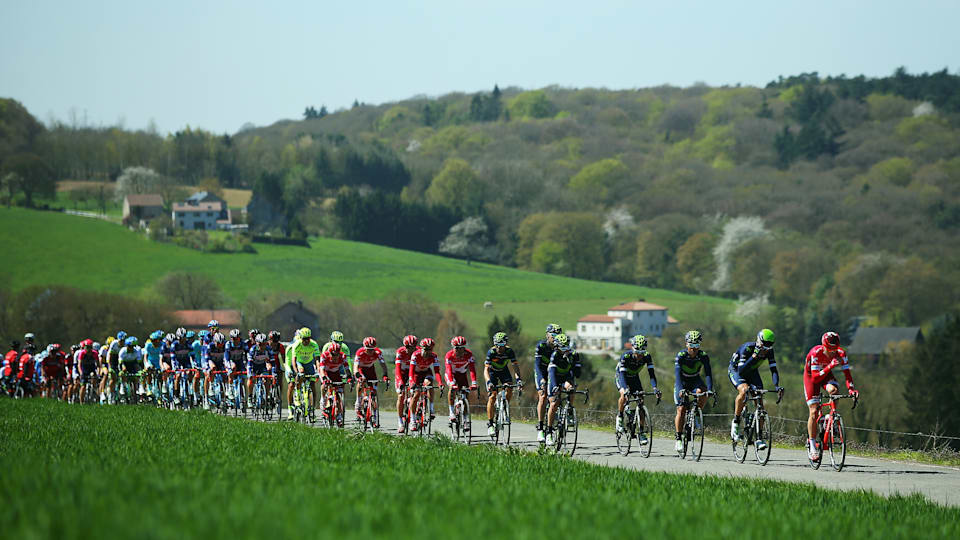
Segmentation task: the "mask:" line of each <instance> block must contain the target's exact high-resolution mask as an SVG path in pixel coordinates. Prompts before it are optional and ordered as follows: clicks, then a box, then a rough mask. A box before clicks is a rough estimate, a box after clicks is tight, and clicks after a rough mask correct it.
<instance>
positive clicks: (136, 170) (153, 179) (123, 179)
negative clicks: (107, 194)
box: [114, 167, 163, 201]
mask: <svg viewBox="0 0 960 540" xmlns="http://www.w3.org/2000/svg"><path fill="white" fill-rule="evenodd" d="M162 180H163V179H162V177H161V176H160V175H159V174H157V172H156V171H154V170H153V169H150V168H147V167H127V168H126V169H124V170H123V174H121V175H120V177H119V178H117V184H116V187H115V191H114V197H115V198H116V199H117V201H123V199H124V197H126V196H127V195H139V194H144V193H158V192H159V191H160V183H161V181H162Z"/></svg>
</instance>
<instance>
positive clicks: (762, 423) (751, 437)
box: [733, 387, 783, 465]
mask: <svg viewBox="0 0 960 540" xmlns="http://www.w3.org/2000/svg"><path fill="white" fill-rule="evenodd" d="M768 392H771V390H763V389H758V388H753V387H751V388H750V389H749V390H747V401H746V403H745V405H744V407H743V415H742V418H743V424H744V428H743V436H741V437H738V438H736V439H734V440H733V457H735V458H737V461H739V462H740V463H743V462H744V461H745V460H746V459H747V447H748V446H750V445H751V444H752V445H753V450H754V453H755V454H756V456H757V462H758V463H760V465H766V464H767V462H768V461H769V460H770V449H771V448H772V447H773V430H772V429H770V415H769V414H767V410H766V409H765V408H764V407H763V394H766V393H768ZM781 399H783V393H782V392H780V393H778V394H777V403H780V400H781ZM751 401H752V402H754V404H755V408H756V410H755V411H754V412H750V402H751ZM757 440H762V441H764V442H766V443H767V445H766V447H764V449H763V450H761V449H760V448H758V447H757V445H756V441H757Z"/></svg>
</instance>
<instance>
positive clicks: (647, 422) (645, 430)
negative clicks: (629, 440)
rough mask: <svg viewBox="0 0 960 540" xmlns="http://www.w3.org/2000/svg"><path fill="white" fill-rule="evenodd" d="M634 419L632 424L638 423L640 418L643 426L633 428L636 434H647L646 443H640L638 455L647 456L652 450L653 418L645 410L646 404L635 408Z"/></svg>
mask: <svg viewBox="0 0 960 540" xmlns="http://www.w3.org/2000/svg"><path fill="white" fill-rule="evenodd" d="M635 411H636V412H635V413H634V414H635V415H636V419H635V420H634V425H637V426H638V425H639V422H640V421H641V420H642V422H643V427H642V428H639V427H638V428H635V429H636V431H637V435H638V436H639V435H640V434H641V433H642V434H645V435H646V436H647V444H645V445H640V455H641V456H643V457H645V458H648V457H650V453H651V452H652V451H653V419H652V418H650V411H648V410H647V406H646V405H644V406H643V407H640V408H638V409H635Z"/></svg>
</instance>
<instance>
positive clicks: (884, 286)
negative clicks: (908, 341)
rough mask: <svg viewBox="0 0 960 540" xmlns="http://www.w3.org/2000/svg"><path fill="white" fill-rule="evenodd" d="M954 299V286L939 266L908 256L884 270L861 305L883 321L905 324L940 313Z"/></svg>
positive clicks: (917, 321)
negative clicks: (906, 258) (901, 262)
mask: <svg viewBox="0 0 960 540" xmlns="http://www.w3.org/2000/svg"><path fill="white" fill-rule="evenodd" d="M955 300H956V292H955V288H954V287H953V285H952V284H951V283H950V282H949V280H948V279H947V278H946V276H944V274H943V272H942V271H941V270H940V269H938V268H937V267H936V266H934V265H933V264H931V263H930V262H928V261H925V260H922V259H919V258H911V259H909V260H908V261H906V262H905V263H904V264H901V265H898V266H895V267H893V268H891V269H890V270H889V271H888V272H887V273H886V275H885V276H884V277H883V279H882V280H881V281H880V283H879V285H877V288H876V289H874V290H873V292H871V293H870V296H869V297H868V298H867V300H866V302H865V303H864V307H865V308H866V310H867V313H869V314H871V315H874V316H875V317H877V318H878V319H879V320H880V321H882V322H884V323H887V324H893V325H904V326H907V325H918V324H921V323H923V322H924V321H926V320H928V319H930V318H932V317H935V316H937V315H940V314H942V313H944V312H945V311H947V310H948V309H949V308H950V306H951V305H953V303H954V301H955Z"/></svg>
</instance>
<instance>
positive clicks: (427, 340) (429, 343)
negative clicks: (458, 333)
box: [420, 337, 436, 349]
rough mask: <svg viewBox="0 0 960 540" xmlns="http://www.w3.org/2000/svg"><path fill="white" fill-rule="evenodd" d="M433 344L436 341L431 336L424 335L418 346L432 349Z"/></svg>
mask: <svg viewBox="0 0 960 540" xmlns="http://www.w3.org/2000/svg"><path fill="white" fill-rule="evenodd" d="M435 344H436V342H435V341H433V338H428V337H425V338H423V339H421V340H420V348H421V349H432V348H433V346H434V345H435Z"/></svg>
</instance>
